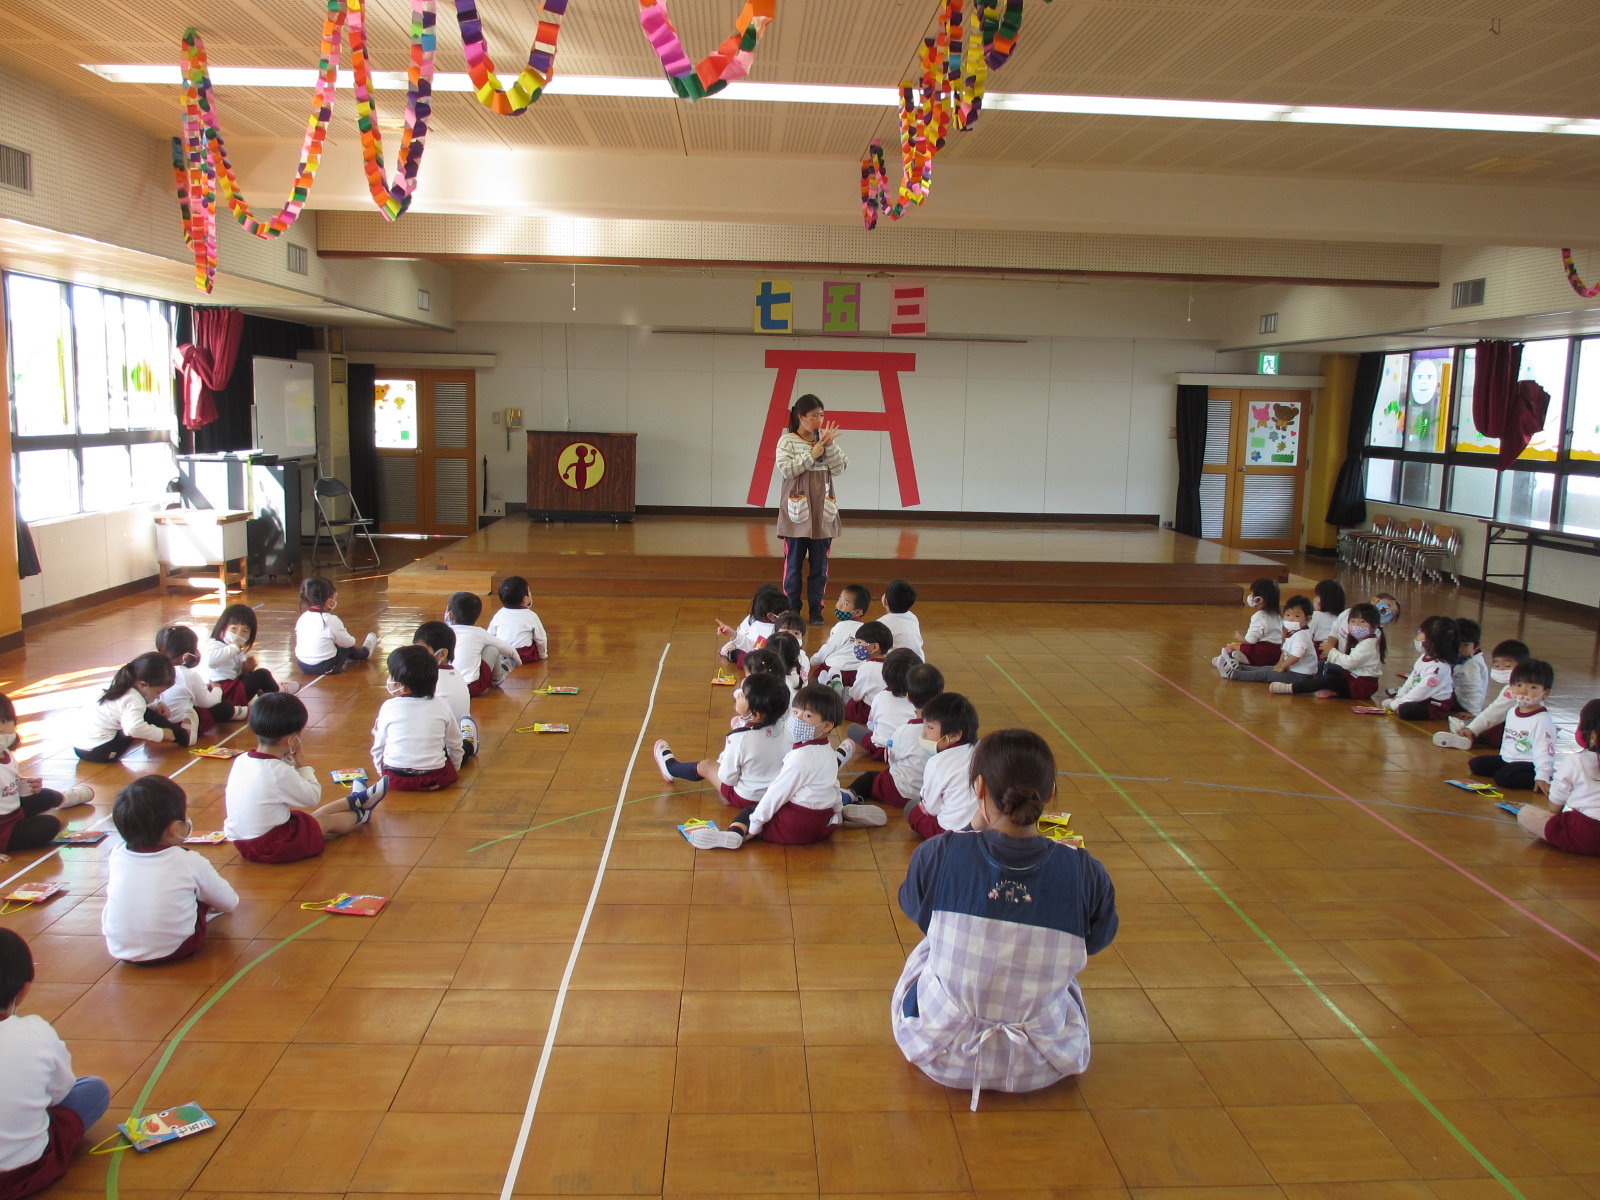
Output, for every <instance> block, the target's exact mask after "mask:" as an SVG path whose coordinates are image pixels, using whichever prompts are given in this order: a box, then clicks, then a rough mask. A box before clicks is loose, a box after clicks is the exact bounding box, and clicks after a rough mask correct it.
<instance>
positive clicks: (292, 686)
mask: <svg viewBox="0 0 1600 1200" xmlns="http://www.w3.org/2000/svg"><path fill="white" fill-rule="evenodd" d="M278 690H279V691H280V692H282V693H283V694H284V695H285V696H292V695H294V694H295V693H296V692H298V691H299V690H300V685H299V684H298V683H296V682H295V681H294V680H292V679H286V680H284V681H283V682H282V683H280V684H279V685H278Z"/></svg>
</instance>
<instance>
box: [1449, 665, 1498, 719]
mask: <svg viewBox="0 0 1600 1200" xmlns="http://www.w3.org/2000/svg"><path fill="white" fill-rule="evenodd" d="M1454 674H1455V679H1456V706H1457V707H1458V708H1460V709H1461V710H1462V711H1463V712H1469V713H1477V712H1481V711H1482V710H1483V702H1484V700H1485V699H1486V698H1487V697H1488V694H1489V664H1488V662H1486V661H1485V660H1484V657H1483V652H1482V651H1481V650H1480V651H1479V652H1478V653H1477V654H1474V655H1473V656H1472V657H1471V658H1469V659H1467V660H1466V661H1465V662H1459V663H1457V664H1456V667H1455V672H1454Z"/></svg>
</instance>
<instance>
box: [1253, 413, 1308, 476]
mask: <svg viewBox="0 0 1600 1200" xmlns="http://www.w3.org/2000/svg"><path fill="white" fill-rule="evenodd" d="M1302 407H1303V406H1302V405H1300V404H1280V403H1276V402H1274V401H1270V400H1269V401H1266V402H1263V403H1260V404H1257V403H1256V402H1255V401H1253V400H1252V401H1250V402H1249V407H1248V408H1247V410H1246V416H1247V417H1248V418H1249V420H1248V421H1247V422H1246V423H1245V431H1244V438H1245V441H1244V444H1245V456H1246V458H1247V459H1248V460H1249V462H1250V463H1251V464H1252V465H1256V466H1263V467H1292V466H1294V465H1296V464H1297V463H1298V462H1299V461H1300V416H1301V410H1302Z"/></svg>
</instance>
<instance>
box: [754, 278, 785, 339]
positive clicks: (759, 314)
mask: <svg viewBox="0 0 1600 1200" xmlns="http://www.w3.org/2000/svg"><path fill="white" fill-rule="evenodd" d="M755 331H756V332H757V333H793V332H794V287H793V285H791V284H790V282H789V281H788V280H787V279H758V280H756V307H755Z"/></svg>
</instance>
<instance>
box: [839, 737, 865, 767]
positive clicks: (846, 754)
mask: <svg viewBox="0 0 1600 1200" xmlns="http://www.w3.org/2000/svg"><path fill="white" fill-rule="evenodd" d="M860 753H861V747H860V746H858V745H856V744H855V743H854V742H853V741H851V740H850V739H849V738H845V740H844V741H842V742H840V743H839V745H838V746H837V748H835V750H834V754H836V755H838V758H839V769H840V770H843V769H844V768H845V767H848V766H849V765H850V764H851V763H853V762H855V760H856V755H857V754H860Z"/></svg>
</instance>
